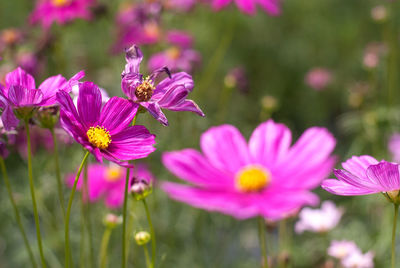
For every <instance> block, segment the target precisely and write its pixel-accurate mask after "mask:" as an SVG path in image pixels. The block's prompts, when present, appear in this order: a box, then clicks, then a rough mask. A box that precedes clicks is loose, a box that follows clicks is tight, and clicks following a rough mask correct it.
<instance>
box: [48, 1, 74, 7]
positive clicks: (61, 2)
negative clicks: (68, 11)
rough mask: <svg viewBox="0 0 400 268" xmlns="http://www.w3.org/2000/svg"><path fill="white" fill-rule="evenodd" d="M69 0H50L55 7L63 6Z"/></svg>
mask: <svg viewBox="0 0 400 268" xmlns="http://www.w3.org/2000/svg"><path fill="white" fill-rule="evenodd" d="M69 1H70V0H51V3H52V4H53V6H56V7H63V6H66V5H68V4H69Z"/></svg>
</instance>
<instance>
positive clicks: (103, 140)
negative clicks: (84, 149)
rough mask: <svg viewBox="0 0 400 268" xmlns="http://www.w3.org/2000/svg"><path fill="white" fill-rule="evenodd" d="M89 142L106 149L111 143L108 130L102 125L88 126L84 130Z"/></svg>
mask: <svg viewBox="0 0 400 268" xmlns="http://www.w3.org/2000/svg"><path fill="white" fill-rule="evenodd" d="M86 135H87V136H88V139H89V142H90V143H91V144H93V145H94V146H96V147H97V148H99V149H103V150H104V149H107V148H108V146H109V145H110V143H111V135H110V132H108V131H107V129H105V128H104V127H100V126H97V127H90V128H89V130H88V131H87V132H86Z"/></svg>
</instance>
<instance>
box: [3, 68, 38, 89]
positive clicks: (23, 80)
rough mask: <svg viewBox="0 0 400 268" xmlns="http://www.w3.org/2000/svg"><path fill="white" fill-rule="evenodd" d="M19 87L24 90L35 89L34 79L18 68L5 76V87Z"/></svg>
mask: <svg viewBox="0 0 400 268" xmlns="http://www.w3.org/2000/svg"><path fill="white" fill-rule="evenodd" d="M16 85H19V86H21V87H23V88H26V89H35V88H36V85H35V79H34V78H33V77H32V75H30V74H28V73H27V72H25V70H23V69H22V68H20V67H18V68H17V69H15V70H14V71H12V72H10V73H8V74H7V75H6V87H7V88H9V87H10V86H16Z"/></svg>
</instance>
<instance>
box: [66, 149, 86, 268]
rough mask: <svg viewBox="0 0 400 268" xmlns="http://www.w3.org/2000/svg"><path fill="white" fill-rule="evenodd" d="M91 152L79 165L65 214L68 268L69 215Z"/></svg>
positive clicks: (67, 262)
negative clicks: (84, 166) (77, 186)
mask: <svg viewBox="0 0 400 268" xmlns="http://www.w3.org/2000/svg"><path fill="white" fill-rule="evenodd" d="M89 154H90V153H89V152H86V154H85V156H84V157H83V160H82V163H81V165H80V166H79V169H78V173H77V174H76V177H75V181H74V186H73V187H72V190H71V195H70V196H69V200H68V207H67V214H66V216H65V268H68V267H69V266H70V254H71V253H70V248H69V217H70V214H71V206H72V201H73V200H74V194H75V190H76V185H77V184H78V180H79V177H80V175H81V172H82V169H83V165H84V164H85V162H86V159H87V158H88V157H89Z"/></svg>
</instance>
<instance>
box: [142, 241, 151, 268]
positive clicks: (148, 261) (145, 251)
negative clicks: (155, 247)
mask: <svg viewBox="0 0 400 268" xmlns="http://www.w3.org/2000/svg"><path fill="white" fill-rule="evenodd" d="M143 250H144V256H145V257H146V267H147V268H149V267H150V257H149V250H148V249H147V245H143Z"/></svg>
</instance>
